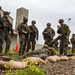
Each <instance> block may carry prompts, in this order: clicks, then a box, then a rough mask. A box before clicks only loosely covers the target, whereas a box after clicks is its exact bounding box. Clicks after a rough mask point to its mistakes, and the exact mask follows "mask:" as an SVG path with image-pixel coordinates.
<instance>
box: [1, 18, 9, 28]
mask: <svg viewBox="0 0 75 75" xmlns="http://www.w3.org/2000/svg"><path fill="white" fill-rule="evenodd" d="M2 21H3V25H4V27H7V25H8V22H7V19H6V18H4V17H2Z"/></svg>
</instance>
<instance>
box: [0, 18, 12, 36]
mask: <svg viewBox="0 0 75 75" xmlns="http://www.w3.org/2000/svg"><path fill="white" fill-rule="evenodd" d="M1 23H2V24H3V27H4V30H5V31H6V32H9V31H11V34H12V35H13V28H12V24H11V23H10V21H9V20H8V18H5V17H2V18H1Z"/></svg>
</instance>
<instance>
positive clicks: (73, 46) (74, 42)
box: [70, 34, 75, 53]
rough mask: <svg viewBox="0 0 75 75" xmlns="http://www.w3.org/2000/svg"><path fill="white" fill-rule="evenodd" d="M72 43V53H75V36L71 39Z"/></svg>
mask: <svg viewBox="0 0 75 75" xmlns="http://www.w3.org/2000/svg"><path fill="white" fill-rule="evenodd" d="M70 41H71V43H72V53H74V52H75V34H74V35H73V36H72V38H71V40H70Z"/></svg>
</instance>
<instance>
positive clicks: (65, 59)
mask: <svg viewBox="0 0 75 75" xmlns="http://www.w3.org/2000/svg"><path fill="white" fill-rule="evenodd" d="M60 60H61V61H67V60H69V59H68V57H67V56H60Z"/></svg>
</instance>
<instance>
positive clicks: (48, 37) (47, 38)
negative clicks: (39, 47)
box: [42, 27, 55, 45]
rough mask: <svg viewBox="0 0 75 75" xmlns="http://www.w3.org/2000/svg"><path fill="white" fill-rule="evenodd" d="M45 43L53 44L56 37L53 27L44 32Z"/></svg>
mask: <svg viewBox="0 0 75 75" xmlns="http://www.w3.org/2000/svg"><path fill="white" fill-rule="evenodd" d="M42 34H43V37H44V40H45V43H44V44H47V45H48V44H49V42H51V40H52V39H53V37H54V36H55V31H54V30H53V29H52V28H51V27H47V28H45V29H44V31H43V32H42Z"/></svg>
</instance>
